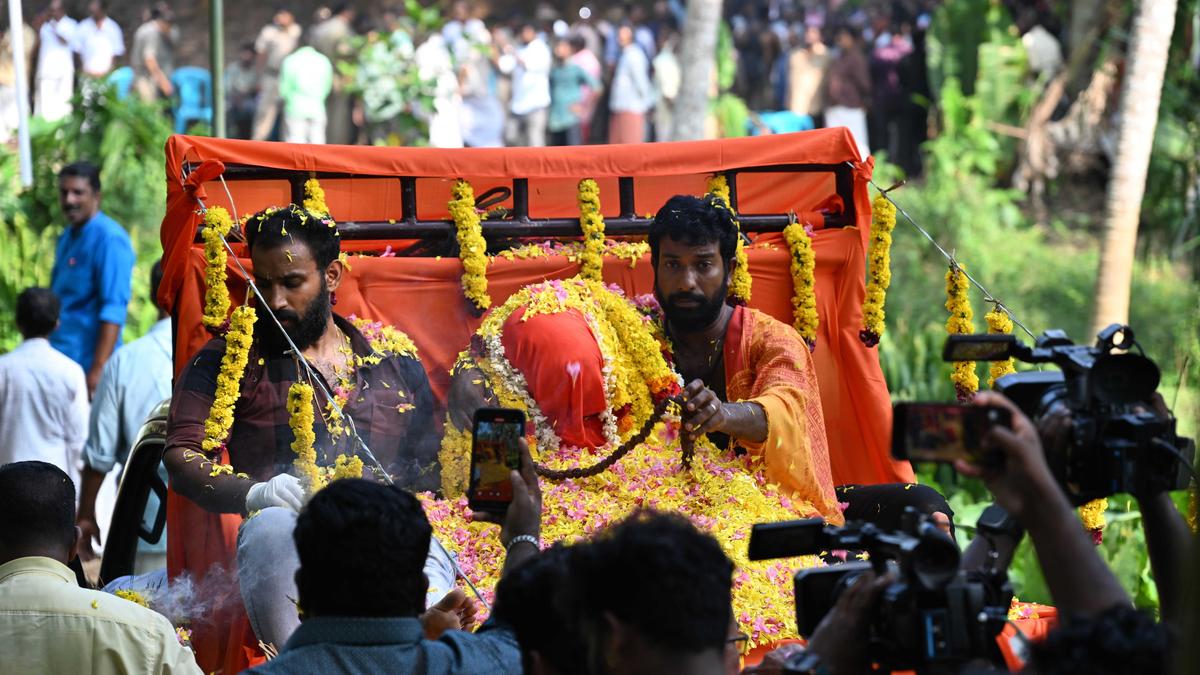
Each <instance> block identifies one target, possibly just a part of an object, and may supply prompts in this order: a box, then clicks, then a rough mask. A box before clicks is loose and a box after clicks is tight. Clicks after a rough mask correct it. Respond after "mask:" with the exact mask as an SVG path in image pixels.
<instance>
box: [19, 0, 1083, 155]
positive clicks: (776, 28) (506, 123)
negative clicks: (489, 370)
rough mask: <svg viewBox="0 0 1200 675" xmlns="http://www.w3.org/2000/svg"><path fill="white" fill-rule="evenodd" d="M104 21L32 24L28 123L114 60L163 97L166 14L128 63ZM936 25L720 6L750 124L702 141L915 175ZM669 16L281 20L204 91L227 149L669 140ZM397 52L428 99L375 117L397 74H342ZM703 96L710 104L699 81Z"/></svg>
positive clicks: (905, 10)
mask: <svg viewBox="0 0 1200 675" xmlns="http://www.w3.org/2000/svg"><path fill="white" fill-rule="evenodd" d="M105 6H106V3H105V2H104V0H93V1H92V2H91V3H89V5H88V11H89V16H88V17H87V18H86V19H84V20H82V21H80V22H78V23H77V22H76V21H75V20H74V19H72V18H71V17H70V16H68V15H66V13H65V12H64V10H63V3H62V0H54V1H53V2H51V3H50V5H49V6H48V8H47V9H46V11H45V12H43V13H41V14H39V15H38V16H36V17H35V18H34V22H33V23H34V25H33V27H32V29H28V30H27V33H28V34H27V36H26V37H27V39H26V40H25V44H26V47H27V49H29V50H31V54H33V53H36V55H37V58H36V59H35V60H33V61H31V62H32V63H33V64H34V70H33V72H34V77H33V81H34V82H35V83H36V85H35V87H34V88H33V92H34V106H33V110H34V112H35V113H36V114H38V115H41V116H43V117H45V118H46V119H57V118H60V117H62V116H63V115H65V114H66V113H67V112H68V111H69V110H70V100H71V96H72V95H73V93H74V92H75V91H76V90H77V89H78V90H79V91H87V89H88V87H89V86H91V84H92V83H94V82H95V81H97V80H99V79H102V78H104V77H106V76H108V75H109V73H111V72H112V71H113V69H114V67H115V66H116V65H117V64H118V63H120V62H121V61H122V59H123V57H124V56H125V55H126V54H128V64H129V66H130V67H132V69H133V76H134V78H133V90H134V91H135V92H136V95H138V96H139V97H141V98H142V99H143V100H147V101H155V100H160V99H164V98H170V97H171V96H172V95H173V94H174V86H173V84H172V79H171V74H172V70H173V67H174V62H175V57H174V52H175V44H176V43H177V41H178V27H177V26H175V25H174V23H173V21H174V20H173V15H172V12H171V9H170V7H169V5H168V4H167V3H164V2H159V3H156V4H154V5H151V6H148V7H147V8H146V10H145V12H144V16H143V20H144V23H143V24H142V25H141V26H140V27H138V28H137V29H136V30H135V31H134V32H133V33H132V39H131V43H130V45H129V49H128V51H127V50H126V42H125V40H124V38H123V33H122V29H121V27H120V26H118V25H117V24H116V22H115V21H114V20H113V19H112V18H110V17H108V16H107V15H106V9H105ZM935 9H936V3H935V2H933V0H882V1H879V2H869V3H865V4H863V3H852V4H846V3H840V2H828V1H827V0H776V1H772V2H767V1H765V0H743V1H740V2H733V3H727V4H726V7H725V12H724V21H725V23H726V25H727V26H728V27H729V30H730V38H731V42H732V52H731V54H730V56H731V57H732V58H733V60H734V61H735V64H736V65H735V67H736V75H735V77H734V78H733V84H732V86H731V88H730V91H731V93H733V94H735V95H737V96H739V97H740V98H741V99H742V100H744V101H745V102H746V104H747V105H748V106H749V109H750V110H751V111H754V114H752V115H751V121H750V122H749V124H748V128H746V129H738V130H734V129H720V128H719V127H718V126H717V123H716V122H715V121H714V120H710V121H709V124H708V125H707V129H708V130H707V133H708V134H709V135H710V136H716V135H726V136H738V135H745V134H746V133H764V132H770V131H782V130H801V129H806V128H813V127H821V126H845V127H847V128H849V129H850V130H851V132H852V133H853V134H854V137H855V139H856V141H857V142H858V144H859V147H860V150H861V151H862V153H863V154H864V156H865V155H867V154H869V153H878V152H879V151H880V150H885V151H887V153H888V156H889V157H891V158H893V159H894V160H895V161H897V163H899V164H900V165H901V166H902V167H903V168H905V169H906V170H907V171H908V172H909V173H910V174H912V173H915V172H917V171H919V168H920V162H919V155H918V152H917V148H918V146H919V144H920V143H921V142H923V141H924V140H925V138H926V133H927V132H926V127H927V120H926V108H925V107H924V104H923V103H922V101H925V100H928V99H929V98H930V94H931V92H930V91H929V82H928V77H927V73H926V46H925V43H926V40H925V34H926V31H927V29H928V28H929V26H930V23H931V20H932V13H933V12H934V10H935ZM685 16H686V11H685V8H684V6H683V3H682V2H680V1H679V0H659V1H658V2H655V3H654V4H653V6H652V8H651V9H650V10H647V9H646V7H645V6H644V5H642V4H637V3H633V4H629V5H624V6H623V5H618V4H614V5H609V6H605V7H601V6H597V7H595V8H588V7H585V8H583V9H581V10H579V12H578V13H577V14H571V15H568V14H564V13H561V12H559V11H558V10H556V9H554V8H553V7H551V6H550V5H548V4H542V5H539V6H538V7H537V8H536V9H535V10H534V11H532V12H531V13H528V14H487V13H486V10H484V9H483V8H482V5H475V4H472V3H471V2H469V0H458V1H457V2H454V3H453V4H452V5H451V6H450V8H449V10H448V11H447V14H446V16H445V17H444V19H445V20H444V22H443V23H442V26H441V28H440V30H422V29H418V28H416V27H415V26H414V24H413V23H412V22H405V21H402V18H403V13H402V11H400V10H393V9H389V6H388V5H384V6H383V7H382V8H378V7H376V8H372V9H371V10H370V11H359V10H357V9H356V8H355V6H354V5H352V4H351V3H338V4H334V5H332V6H329V7H322V8H321V9H319V10H318V11H317V12H316V13H315V14H314V15H313V16H312V17H299V16H297V15H296V14H295V13H294V11H293V10H291V9H289V8H288V7H286V6H284V5H280V6H279V7H278V8H277V10H276V11H275V13H274V15H273V18H272V20H271V22H270V23H268V24H267V25H266V26H263V27H262V28H261V30H260V31H259V32H258V35H257V36H256V38H255V39H254V40H253V41H251V42H247V43H245V44H241V45H239V46H238V47H237V48H236V49H230V52H231V54H230V60H229V63H228V64H227V65H226V70H225V79H224V82H222V83H221V86H223V87H224V88H225V92H226V105H227V113H228V117H227V119H228V133H229V135H230V136H231V137H234V138H247V139H254V140H284V141H291V142H305V143H324V142H329V143H339V144H352V143H365V142H381V141H383V140H386V138H387V134H388V132H389V130H390V129H392V128H393V125H392V124H391V122H392V121H393V120H392V119H390V118H391V117H394V116H395V115H397V114H399V113H400V112H401V111H403V112H406V113H411V114H415V115H417V116H418V117H421V118H422V120H423V122H424V124H425V125H426V127H427V135H426V137H424V138H422V139H419V142H422V143H428V144H430V145H434V146H437V147H461V146H464V145H466V146H474V147H495V146H502V145H522V146H525V145H528V146H541V145H547V144H553V145H578V144H584V143H605V142H610V143H630V142H642V141H651V140H659V141H662V140H671V139H672V127H673V118H674V105H675V100H676V97H677V96H678V93H679V88H680V85H681V64H680V62H679V47H680V45H679V42H680V35H681V27H682V25H683V21H684V19H685ZM1040 16H1041V15H1039V14H1036V13H1029V12H1027V13H1026V15H1023V16H1022V17H1021V21H1020V22H1019V25H1020V28H1021V31H1022V33H1023V34H1024V37H1023V40H1024V42H1025V44H1026V47H1027V51H1028V52H1029V55H1030V64H1031V67H1032V68H1034V69H1035V70H1037V71H1038V72H1047V71H1053V70H1054V69H1056V68H1057V67H1059V65H1061V63H1062V53H1061V49H1060V47H1059V44H1058V40H1057V38H1056V37H1055V36H1054V34H1053V33H1052V32H1050V31H1048V30H1047V28H1046V26H1047V25H1049V24H1051V21H1049V20H1041V19H1040V18H1039V17H1040ZM302 23H303V24H304V25H302ZM30 38H32V39H30ZM5 39H6V40H7V39H8V38H5ZM364 41H365V44H366V46H363V42H364ZM397 44H404V45H407V48H406V50H401V51H398V52H395V54H397V55H403V57H404V58H406V59H410V60H411V61H412V62H413V63H414V64H415V66H416V68H417V71H418V75H419V77H420V78H421V79H423V80H425V81H427V82H428V85H427V87H426V88H425V89H422V90H421V91H422V92H424V93H427V94H428V95H430V96H432V97H433V98H434V101H433V104H432V106H427V107H424V108H423V105H422V104H421V103H420V102H418V101H401V102H400V103H401V105H400V106H399V107H398V108H397V107H389V108H386V109H385V110H383V111H382V112H381V111H378V110H375V109H374V107H373V106H372V105H371V104H370V100H369V99H370V97H369V95H366V94H365V93H364V92H365V90H367V89H372V88H373V87H375V86H376V85H377V84H378V83H377V82H376V81H375V80H377V79H379V78H383V79H389V78H390V79H393V80H394V79H395V78H396V77H397V73H396V71H395V70H387V69H385V70H381V71H380V72H379V73H375V74H372V73H368V72H366V70H365V69H362V68H359V71H360V72H358V73H353V71H354V70H355V67H356V66H357V65H358V63H359V62H360V61H361V60H362V59H364V58H365V55H366V54H367V53H368V52H369V50H370V49H374V48H377V47H379V46H380V45H397ZM35 46H36V49H35ZM5 51H6V50H4V49H0V59H4V58H5V56H4V55H3V54H2V53H3V52H5ZM9 51H10V50H9ZM0 63H2V61H0ZM76 63H78V64H79V68H78V69H77V68H76ZM12 79H13V78H12V75H11V65H9V66H8V67H7V69H6V68H5V66H3V65H0V138H5V137H7V135H8V132H9V131H10V130H11V128H12V127H13V125H14V124H15V114H16V113H15V94H14V90H13V86H12V85H13V83H12ZM387 86H390V85H387ZM711 89H712V93H714V94H715V93H717V84H716V77H715V74H714V82H713V84H712V87H711ZM405 95H408V96H413V97H417V94H416V93H414V92H413V91H406V92H405ZM422 95H423V94H422Z"/></svg>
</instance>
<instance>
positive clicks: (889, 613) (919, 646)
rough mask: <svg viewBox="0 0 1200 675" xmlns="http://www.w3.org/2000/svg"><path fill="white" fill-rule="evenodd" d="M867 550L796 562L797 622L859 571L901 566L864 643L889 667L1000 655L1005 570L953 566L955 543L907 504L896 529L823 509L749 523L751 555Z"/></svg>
mask: <svg viewBox="0 0 1200 675" xmlns="http://www.w3.org/2000/svg"><path fill="white" fill-rule="evenodd" d="M835 550H846V551H865V552H866V553H868V554H869V557H870V562H851V563H845V564H837V565H830V566H828V567H815V568H810V569H803V570H800V571H799V572H797V573H796V577H795V587H796V625H797V627H798V628H799V631H800V635H802V636H803V637H805V638H809V637H811V636H812V634H813V631H815V630H816V628H817V624H819V623H820V622H821V619H822V618H823V617H824V616H825V614H827V613H828V612H829V610H830V609H831V608H832V607H833V605H834V603H836V602H837V599H838V597H839V596H840V595H841V593H842V591H844V590H845V589H846V588H847V587H848V586H849V585H850V584H851V583H853V582H854V580H855V579H856V578H857V577H858V576H859V575H860V574H862V573H863V572H865V571H867V570H869V569H874V570H875V572H876V574H880V575H882V574H885V573H886V572H887V571H888V570H889V569H896V570H897V571H898V579H897V580H896V581H895V582H893V583H892V584H890V585H889V586H888V587H887V588H886V589H884V591H883V593H882V595H881V597H880V600H879V605H878V608H877V609H876V612H875V615H874V616H873V617H872V619H871V629H870V635H869V639H868V643H867V645H866V649H867V650H868V653H869V654H870V656H871V658H872V659H873V660H874V661H875V662H876V663H879V664H880V666H882V667H883V668H885V669H888V670H917V671H918V672H923V673H924V672H957V670H958V668H959V667H960V666H962V665H963V664H965V663H967V662H969V661H973V660H975V659H986V660H988V661H991V662H997V659H998V658H999V654H998V649H997V646H996V640H995V638H996V635H998V634H999V633H1000V631H1001V629H1003V628H1004V624H1005V622H1006V621H1007V619H1008V608H1009V605H1010V604H1011V602H1012V587H1011V586H1010V585H1009V583H1008V580H1007V575H1006V574H1005V573H1004V572H1003V571H993V570H988V571H981V572H964V571H961V570H959V560H960V555H959V551H958V547H957V546H956V545H955V544H954V542H953V541H952V540H951V539H950V537H949V536H947V535H946V534H945V533H944V532H942V531H941V530H939V529H938V528H937V526H936V525H934V524H933V523H932V522H930V521H929V519H928V518H927V517H926V516H923V515H920V514H918V513H917V512H916V511H915V510H913V509H912V508H911V507H910V508H909V509H908V510H907V511H906V512H905V515H904V517H903V525H902V527H901V530H900V531H898V532H885V531H882V530H880V529H879V528H878V527H876V526H875V525H873V524H871V523H864V522H855V523H847V524H846V526H845V527H834V526H830V525H825V522H824V521H823V520H821V519H820V518H810V519H808V520H795V521H789V522H783V523H764V524H759V525H755V526H754V529H753V530H752V532H751V534H750V552H749V557H750V559H751V560H767V559H771V558H785V557H792V556H797V555H811V554H817V553H821V552H823V551H825V552H828V551H835Z"/></svg>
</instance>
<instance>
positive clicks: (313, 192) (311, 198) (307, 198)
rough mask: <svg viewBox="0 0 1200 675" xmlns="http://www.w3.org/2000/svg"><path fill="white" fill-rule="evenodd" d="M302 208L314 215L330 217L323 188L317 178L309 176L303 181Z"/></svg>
mask: <svg viewBox="0 0 1200 675" xmlns="http://www.w3.org/2000/svg"><path fill="white" fill-rule="evenodd" d="M302 206H303V207H304V210H306V211H308V212H309V213H311V214H313V215H314V216H321V217H323V218H330V215H331V214H330V213H329V205H328V204H326V203H325V189H324V188H322V187H321V183H320V182H318V181H317V179H316V178H315V177H314V178H309V179H308V180H306V181H304V203H303V204H302Z"/></svg>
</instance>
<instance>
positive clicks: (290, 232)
mask: <svg viewBox="0 0 1200 675" xmlns="http://www.w3.org/2000/svg"><path fill="white" fill-rule="evenodd" d="M327 222H332V221H322V220H319V219H318V218H317V217H316V216H314V215H312V214H309V213H308V212H306V211H304V210H303V209H301V208H299V207H295V206H289V207H287V208H284V209H274V210H272V209H269V210H268V211H264V212H263V213H261V214H259V215H258V216H254V217H252V218H251V219H250V220H249V221H248V222H247V227H246V238H247V243H248V244H249V248H250V257H251V260H252V262H253V263H254V276H255V282H256V285H257V286H258V289H259V292H260V293H261V294H262V297H261V298H257V299H256V300H255V303H256V304H257V305H258V306H259V308H260V309H259V312H258V320H257V325H256V326H255V327H254V342H253V344H252V345H251V347H250V352H249V356H248V358H247V363H246V368H245V372H244V374H243V376H242V380H241V385H240V392H241V393H240V396H239V397H238V399H237V402H236V404H235V408H234V412H233V415H234V421H233V425H232V427H231V429H230V432H229V437H228V439H227V440H226V441H225V446H226V448H227V449H228V460H227V461H228V463H229V465H232V468H233V472H232V473H230V472H228V471H222V470H219V469H217V468H216V466H218V465H219V464H220V463H221V457H220V456H219V455H217V454H213V453H205V452H204V451H203V447H202V444H203V441H204V439H205V433H206V432H205V422H206V420H207V419H208V417H209V413H210V409H211V408H212V405H213V400H214V397H215V396H214V394H215V391H216V388H217V379H218V374H219V372H220V367H221V361H222V357H223V356H224V354H225V347H226V345H225V339H224V338H223V337H217V338H214V339H212V340H210V341H209V342H208V344H206V345H205V346H204V347H202V348H201V349H200V351H199V352H198V353H197V354H196V355H195V356H194V357H193V358H192V359H191V361H190V362H189V363H188V365H187V366H186V367H185V368H184V370H183V372H182V373H181V374H180V375H179V377H178V379H177V381H176V385H175V392H174V396H173V397H172V401H171V412H170V416H169V418H168V421H167V448H166V452H165V455H164V459H165V461H166V464H167V469H168V470H169V472H170V474H171V482H172V487H173V488H174V489H175V491H177V492H179V493H180V494H182V495H183V496H185V497H187V498H188V499H191V500H192V501H194V502H196V503H197V504H199V505H200V506H201V507H203V508H204V509H207V510H209V511H214V512H218V513H248V512H250V511H256V510H259V509H262V508H266V507H268V506H284V507H291V508H293V510H298V509H299V507H300V505H301V500H302V495H301V492H302V490H301V489H300V481H299V479H298V478H296V477H295V476H293V475H291V474H289V473H288V470H289V469H290V468H291V467H292V466H293V462H294V461H295V460H296V453H295V451H294V450H293V449H292V447H291V445H292V442H293V441H294V440H295V436H294V434H293V433H292V430H291V428H290V427H289V426H288V422H289V415H288V411H287V406H286V402H287V395H288V389H289V388H290V387H291V385H292V384H293V383H295V382H297V381H309V379H310V378H309V377H308V376H307V375H306V372H305V369H304V367H303V364H302V363H301V362H300V360H299V359H298V358H297V357H296V355H295V354H294V353H293V352H292V351H291V348H290V346H289V345H288V343H287V341H286V340H285V339H284V336H283V334H282V333H281V332H280V331H279V328H278V327H277V326H276V325H275V322H274V320H273V319H271V317H270V315H269V314H268V313H267V311H266V309H265V308H263V306H264V305H265V306H266V307H269V308H270V310H271V311H272V312H273V313H274V314H275V316H276V317H277V318H278V319H279V322H280V323H281V324H282V326H283V328H284V330H286V331H287V335H288V337H290V338H291V340H292V342H293V343H294V344H295V346H296V347H297V348H298V349H299V350H300V352H301V353H302V354H303V355H304V357H305V359H307V361H308V362H309V363H310V364H311V365H312V367H313V370H314V371H315V374H314V376H313V378H312V379H315V380H320V381H321V382H320V384H323V385H324V387H321V386H316V385H317V384H318V383H317V382H312V384H314V387H313V388H314V390H315V397H316V400H315V401H314V406H313V407H314V411H315V412H316V413H317V414H316V416H315V417H316V423H315V424H314V429H313V431H314V434H315V442H314V449H315V450H316V454H317V463H318V464H319V465H322V466H329V465H331V464H333V460H334V458H335V457H336V456H337V455H339V454H346V455H356V454H357V455H360V456H362V459H363V461H364V463H365V466H366V470H367V471H366V472H365V473H368V474H369V473H370V472H371V470H372V469H373V467H372V465H371V462H370V460H369V458H367V457H366V456H365V453H363V452H361V450H362V448H361V446H359V444H358V443H357V441H356V440H355V439H354V438H353V435H352V434H351V432H350V430H351V428H353V429H354V430H355V431H356V432H357V434H358V436H359V437H360V438H361V439H362V441H363V443H365V444H366V446H367V447H369V448H370V449H371V451H372V452H373V454H374V455H375V457H377V458H378V459H379V462H380V463H381V464H382V467H383V469H384V470H386V471H387V472H388V473H389V474H391V475H392V476H393V477H394V479H395V480H396V482H397V484H399V485H400V486H402V487H405V488H408V489H413V490H427V489H430V490H431V489H436V487H437V485H438V483H439V477H438V472H437V465H436V441H437V439H436V437H435V435H434V426H433V396H432V393H431V392H430V389H429V381H428V379H427V378H426V376H425V371H424V369H423V368H422V367H421V364H420V361H419V360H418V359H417V357H416V354H415V353H413V352H412V351H405V350H404V349H403V348H397V344H398V343H401V342H407V341H406V340H394V339H393V340H388V339H387V338H388V336H389V335H390V336H396V335H398V334H396V333H394V332H392V329H390V328H384V327H381V326H379V325H378V324H375V325H369V324H365V323H363V322H358V323H359V325H361V326H363V329H362V330H360V329H359V328H357V327H356V326H355V324H354V323H352V322H350V321H348V320H346V319H345V318H343V317H341V316H338V315H337V314H334V313H333V311H332V309H331V296H332V295H333V293H334V292H335V291H336V290H337V288H338V286H339V284H340V283H341V280H342V274H343V273H344V270H345V268H344V267H343V265H342V263H341V262H340V261H339V260H338V254H339V252H340V251H339V250H340V245H339V243H340V240H339V238H338V236H337V229H336V227H332V226H329V225H327V224H326V223H327ZM400 337H403V336H400ZM323 390H324V391H329V392H332V393H333V394H334V396H335V398H337V399H338V401H339V403H340V404H341V406H342V409H343V411H344V415H345V416H346V417H349V418H350V419H351V420H353V426H351V425H350V424H349V423H346V422H343V423H342V424H341V425H340V426H341V427H342V429H341V432H340V433H338V427H339V425H337V424H335V423H333V422H332V421H331V418H330V415H331V414H332V410H333V408H332V406H331V405H330V403H329V401H328V399H327V398H326V396H325V394H324V391H323ZM214 463H216V464H214ZM238 474H243V475H244V477H241V476H239V475H238Z"/></svg>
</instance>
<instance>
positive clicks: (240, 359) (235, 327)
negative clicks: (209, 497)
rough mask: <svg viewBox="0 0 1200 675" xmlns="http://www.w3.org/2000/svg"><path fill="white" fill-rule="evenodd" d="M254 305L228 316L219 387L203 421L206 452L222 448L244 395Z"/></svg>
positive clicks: (252, 340) (218, 374)
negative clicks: (235, 409)
mask: <svg viewBox="0 0 1200 675" xmlns="http://www.w3.org/2000/svg"><path fill="white" fill-rule="evenodd" d="M254 319H255V312H254V308H253V307H250V306H248V305H242V306H241V307H238V308H237V309H235V310H233V315H232V316H231V317H230V318H229V331H228V332H227V333H226V334H225V356H223V357H222V358H221V370H220V372H218V373H217V389H216V392H215V393H214V395H213V404H212V408H211V409H209V412H208V419H207V420H205V422H204V441H203V442H202V443H201V447H202V448H203V449H204V451H205V452H208V453H213V452H217V451H219V450H220V449H221V448H222V447H224V445H225V439H227V438H229V430H230V428H232V427H233V409H234V407H235V406H236V405H237V401H238V398H239V397H240V396H241V395H242V374H243V372H244V371H245V370H246V360H247V359H248V358H249V355H250V345H251V344H252V343H253V342H254Z"/></svg>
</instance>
